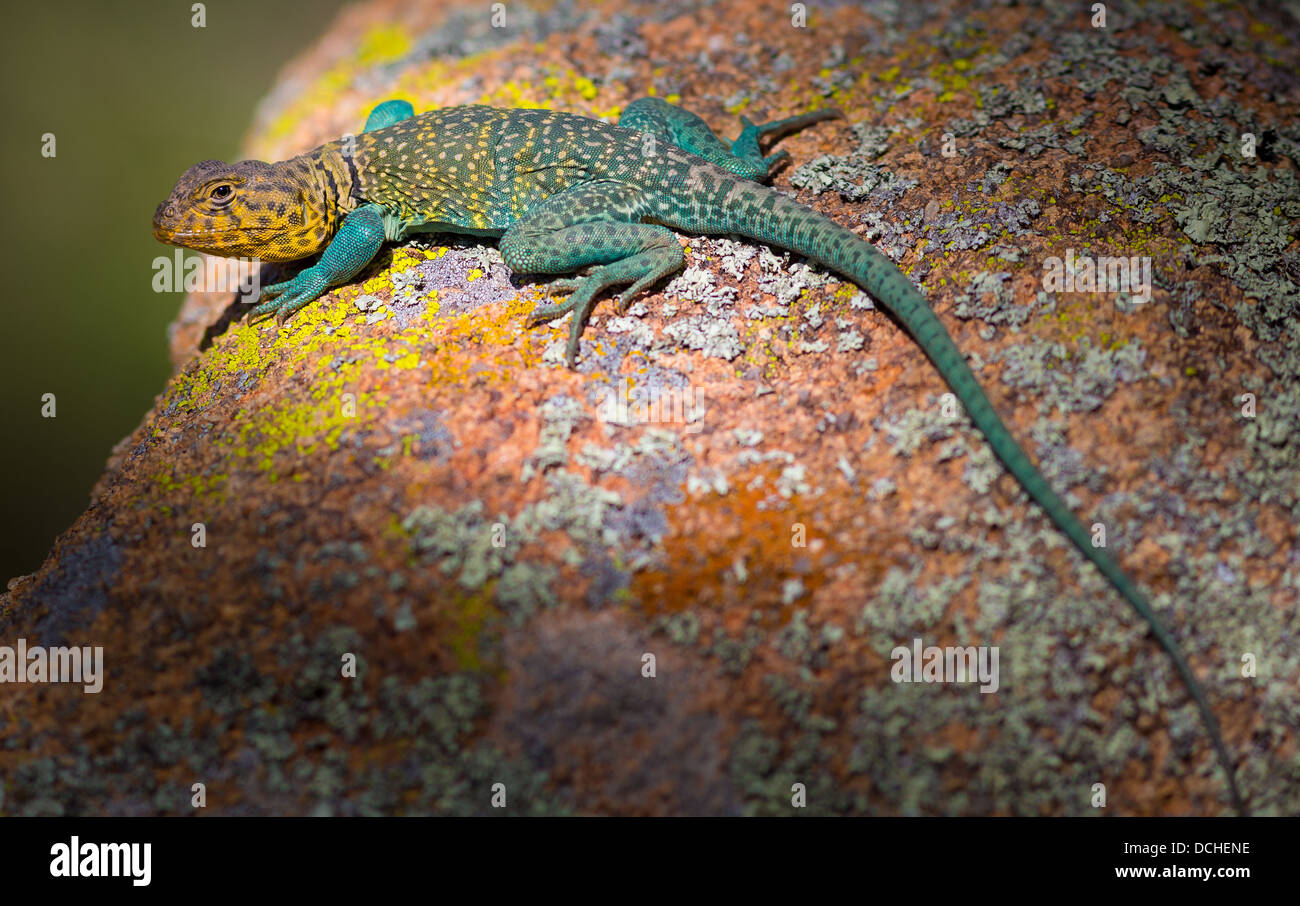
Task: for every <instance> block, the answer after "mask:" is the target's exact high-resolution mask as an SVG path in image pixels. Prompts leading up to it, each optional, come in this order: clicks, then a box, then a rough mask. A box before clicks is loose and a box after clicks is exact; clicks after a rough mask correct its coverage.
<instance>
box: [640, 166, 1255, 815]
mask: <svg viewBox="0 0 1300 906" xmlns="http://www.w3.org/2000/svg"><path fill="white" fill-rule="evenodd" d="M695 178H696V179H699V180H701V181H702V182H703V183H704V185H703V186H701V187H699V188H700V189H702V191H698V192H697V193H696V194H695V197H697V198H701V197H702V198H704V199H705V201H703V202H702V203H699V204H698V205H697V206H696V207H695V209H694V210H693V211H691V213H690V215H689V216H687V217H683V216H681V214H680V212H678V213H677V215H676V216H665V217H664V221H665V222H668V223H669V225H670V226H675V227H677V228H679V229H684V230H689V231H695V232H699V233H715V234H716V233H729V234H736V235H740V236H745V237H747V238H750V239H756V240H758V241H760V242H766V243H769V244H771V245H777V246H781V247H783V248H787V249H790V250H791V251H793V252H797V253H798V254H801V255H804V256H806V257H808V258H812V259H815V260H816V261H818V262H820V263H821V264H823V265H824V266H826V267H827V268H829V269H831V270H833V271H836V272H837V273H839V274H841V275H843V276H846V277H848V278H849V279H851V280H852V281H853V282H854V283H856V284H857V285H858V286H860V287H862V288H863V289H864V290H866V291H867V292H868V293H870V294H871V295H872V297H874V298H875V299H876V301H878V302H879V303H880V304H881V305H883V306H884V307H885V308H886V309H888V310H889V312H890V313H891V314H892V315H893V316H894V317H895V318H896V319H898V321H900V322H901V323H902V325H903V327H904V328H906V330H907V332H908V333H910V334H911V335H912V338H913V339H915V340H916V342H917V343H918V344H920V346H921V349H922V350H924V351H925V354H926V355H927V356H928V357H929V358H930V361H931V362H933V363H934V366H935V368H937V369H938V370H939V374H940V375H941V376H942V377H943V379H944V380H945V381H946V382H947V383H948V386H949V387H951V388H952V391H953V393H954V394H956V396H957V398H958V399H959V400H961V402H962V405H963V406H965V407H966V412H967V414H969V415H970V418H971V421H973V422H974V423H975V426H976V427H977V428H979V429H980V431H981V432H982V433H983V434H984V437H985V438H987V439H988V442H989V446H991V447H992V448H993V452H994V453H995V454H996V455H997V457H998V459H1000V460H1001V461H1002V464H1003V465H1004V466H1006V469H1007V471H1008V472H1010V473H1011V474H1012V475H1013V476H1015V479H1016V481H1018V482H1020V485H1021V486H1022V487H1023V488H1024V489H1025V491H1027V492H1028V493H1029V496H1030V497H1032V498H1034V500H1035V501H1037V503H1038V505H1039V506H1041V507H1042V508H1043V511H1044V512H1046V513H1047V516H1048V518H1050V519H1051V520H1052V522H1053V524H1055V525H1056V527H1057V528H1058V529H1060V530H1061V531H1062V532H1064V533H1065V535H1066V537H1068V538H1069V539H1070V541H1072V542H1073V543H1074V546H1075V547H1076V548H1078V549H1079V552H1080V553H1082V554H1083V555H1084V557H1086V558H1087V559H1088V560H1090V561H1092V563H1093V565H1094V566H1096V567H1097V569H1099V570H1100V571H1101V574H1102V575H1103V576H1105V577H1106V578H1107V579H1108V580H1109V581H1110V584H1111V585H1113V586H1114V587H1115V590H1116V591H1118V592H1119V593H1120V595H1122V596H1123V598H1124V600H1126V601H1128V603H1129V605H1130V606H1131V607H1132V608H1133V609H1134V610H1135V611H1137V614H1138V616H1140V617H1141V618H1142V619H1143V620H1145V621H1146V623H1147V625H1148V626H1150V627H1151V631H1152V633H1153V634H1154V635H1155V637H1156V639H1157V640H1158V641H1159V642H1160V646H1161V647H1162V648H1164V650H1165V652H1166V653H1168V655H1169V657H1170V659H1171V660H1172V661H1173V662H1174V666H1175V667H1177V668H1178V673H1179V675H1180V676H1181V677H1182V680H1183V682H1184V683H1185V684H1186V686H1187V690H1188V691H1189V692H1190V693H1191V695H1192V698H1193V699H1194V700H1195V702H1196V707H1197V708H1198V709H1199V711H1200V713H1201V720H1202V721H1203V722H1204V724H1205V728H1206V730H1207V731H1208V732H1209V734H1210V738H1211V740H1212V741H1213V743H1214V749H1215V751H1216V752H1217V753H1218V757H1219V764H1220V765H1222V767H1223V772H1224V774H1225V775H1226V777H1227V780H1228V790H1229V793H1230V795H1231V797H1232V804H1233V808H1235V809H1236V811H1237V813H1238V814H1240V815H1242V816H1245V815H1247V814H1249V812H1248V810H1247V808H1246V805H1245V802H1244V801H1243V800H1242V798H1241V794H1240V792H1238V790H1237V782H1236V779H1235V776H1234V773H1233V765H1232V760H1231V759H1230V758H1229V757H1228V750H1227V748H1226V747H1225V746H1224V744H1223V737H1222V735H1221V734H1220V732H1219V724H1218V721H1217V720H1215V717H1214V712H1213V711H1211V710H1210V706H1209V703H1208V702H1207V700H1206V698H1205V693H1204V691H1203V690H1202V689H1201V685H1200V683H1199V682H1197V680H1196V676H1195V674H1193V673H1192V669H1191V667H1190V666H1188V663H1187V660H1186V659H1185V658H1184V657H1183V654H1182V651H1181V650H1180V649H1179V647H1178V643H1177V641H1175V640H1174V637H1173V636H1171V635H1170V634H1169V631H1168V630H1167V629H1165V627H1164V625H1163V624H1162V623H1161V622H1160V620H1159V619H1158V618H1157V617H1156V615H1155V614H1154V613H1153V612H1152V610H1151V605H1150V604H1149V603H1148V602H1147V600H1146V598H1145V597H1144V596H1143V595H1142V593H1141V592H1140V591H1138V588H1137V586H1136V585H1134V584H1133V581H1132V580H1131V579H1129V577H1128V576H1127V575H1125V574H1124V571H1123V570H1122V569H1121V568H1120V566H1119V564H1118V563H1116V562H1115V560H1114V559H1112V558H1111V556H1110V555H1109V554H1108V553H1107V552H1106V550H1105V549H1104V548H1098V547H1094V546H1093V545H1092V543H1091V536H1090V535H1089V534H1088V532H1087V530H1086V529H1084V527H1083V525H1082V524H1081V523H1080V522H1079V520H1078V519H1076V518H1075V517H1074V514H1073V513H1071V512H1070V510H1069V508H1068V507H1067V506H1066V505H1065V502H1064V501H1063V500H1061V498H1060V497H1058V496H1057V495H1056V493H1055V492H1054V491H1053V490H1052V488H1051V487H1050V486H1049V485H1048V483H1047V480H1046V479H1045V478H1043V476H1042V474H1041V473H1039V471H1038V469H1037V468H1035V467H1034V464H1033V462H1031V461H1030V459H1029V457H1028V456H1027V455H1026V454H1025V451H1024V450H1022V449H1021V448H1020V445H1019V444H1018V443H1016V440H1015V438H1014V437H1012V436H1011V432H1009V431H1008V430H1007V427H1006V425H1004V424H1003V423H1002V419H1001V418H999V417H998V414H997V412H996V411H994V409H993V405H992V404H991V403H990V402H989V400H988V397H987V396H985V395H984V390H983V389H982V388H981V387H980V385H979V381H978V380H977V379H976V377H975V375H974V374H973V373H972V372H971V370H970V368H969V367H968V366H967V364H966V359H965V357H964V356H963V355H962V353H961V351H960V350H958V348H957V345H956V344H955V343H954V342H953V341H952V337H950V336H949V335H948V331H947V330H946V329H945V328H944V326H943V323H942V322H940V320H939V319H938V318H937V317H935V315H934V312H933V311H931V310H930V306H929V305H927V304H926V301H925V299H924V298H923V297H922V296H921V294H920V293H919V292H917V290H916V287H914V286H913V285H912V282H911V281H910V280H909V279H908V278H907V276H906V275H905V274H904V273H903V272H902V271H900V270H899V269H898V267H897V266H895V265H894V263H893V262H892V261H890V260H889V259H888V258H886V257H885V256H884V255H882V254H881V253H880V252H878V251H877V250H876V249H875V248H874V247H873V246H871V245H870V244H869V243H867V242H865V241H863V240H862V239H860V238H859V237H857V236H856V235H854V234H853V233H852V232H850V231H849V230H847V229H845V228H844V227H842V226H840V225H839V224H837V223H835V222H834V221H833V220H830V219H828V218H826V217H823V216H822V215H821V214H818V213H817V212H816V211H813V210H811V209H809V208H806V207H804V206H803V205H801V204H798V203H797V202H795V201H792V200H791V199H789V198H787V197H785V196H783V195H780V194H778V193H777V192H775V191H773V190H771V189H769V188H767V187H766V186H762V185H759V184H757V183H749V182H742V181H739V180H736V179H735V178H734V177H731V176H730V175H729V174H725V173H723V171H717V173H716V174H715V173H714V172H713V171H712V169H710V170H709V171H705V172H701V171H699V170H697V171H696V173H695ZM724 181H726V182H731V183H732V186H731V187H730V189H729V190H728V189H727V188H726V187H725V186H724V185H723V182H724ZM710 184H712V185H710ZM710 189H712V190H711V191H710ZM670 221H671V222H670Z"/></svg>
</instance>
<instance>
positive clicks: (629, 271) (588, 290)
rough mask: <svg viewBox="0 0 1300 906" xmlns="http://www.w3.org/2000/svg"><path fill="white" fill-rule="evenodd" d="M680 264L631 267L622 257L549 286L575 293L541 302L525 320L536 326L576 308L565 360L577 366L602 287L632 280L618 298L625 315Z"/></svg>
mask: <svg viewBox="0 0 1300 906" xmlns="http://www.w3.org/2000/svg"><path fill="white" fill-rule="evenodd" d="M679 266H680V265H678V264H677V263H675V262H674V263H673V265H672V266H671V267H669V268H667V269H666V270H665V269H663V268H662V267H661V268H654V269H652V270H649V271H641V270H640V269H638V268H635V267H633V268H629V267H628V266H627V263H626V262H625V261H619V262H616V263H614V264H604V265H600V266H599V267H595V268H592V269H591V272H590V273H589V274H588V275H587V276H585V277H580V278H576V279H565V280H556V281H554V282H553V283H551V284H550V285H549V286H548V287H547V290H548V291H549V292H569V293H571V295H570V296H569V298H568V299H566V300H564V301H563V302H561V303H559V304H541V305H538V306H537V307H536V308H534V309H533V310H532V311H531V312H529V314H528V318H527V321H526V322H525V323H526V325H527V326H528V327H536V326H537V325H538V324H544V323H546V322H547V321H554V320H555V319H556V318H560V317H563V316H564V315H567V314H568V313H569V312H573V322H572V324H570V326H569V342H568V344H567V345H566V346H565V349H564V361H565V362H566V363H567V364H568V366H569V367H570V368H573V367H574V366H575V365H576V364H577V360H578V349H579V346H580V344H581V341H582V333H583V331H584V330H585V329H586V326H587V319H588V318H590V317H591V312H592V311H593V310H594V309H595V307H596V302H597V298H596V297H597V296H598V295H600V293H601V292H602V291H604V290H606V289H608V288H609V287H611V286H615V285H617V284H620V283H631V284H632V285H631V286H629V287H628V288H627V289H625V290H623V291H622V292H621V293H619V294H618V295H617V296H616V297H615V298H614V307H615V310H616V311H617V312H618V313H619V314H620V315H622V314H624V313H626V312H627V308H628V306H629V305H631V304H632V300H633V299H634V298H635V297H636V296H637V294H638V293H640V292H641V291H642V290H643V289H646V288H647V287H649V286H651V285H653V284H654V283H656V282H657V281H659V280H661V279H662V278H663V277H665V276H667V275H668V274H670V273H672V272H673V271H674V270H676V269H677V268H678V267H679Z"/></svg>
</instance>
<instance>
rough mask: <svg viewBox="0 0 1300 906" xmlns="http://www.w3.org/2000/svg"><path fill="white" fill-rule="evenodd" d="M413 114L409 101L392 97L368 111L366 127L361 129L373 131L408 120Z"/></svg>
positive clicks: (413, 110) (413, 109)
mask: <svg viewBox="0 0 1300 906" xmlns="http://www.w3.org/2000/svg"><path fill="white" fill-rule="evenodd" d="M413 116H415V108H414V107H412V106H411V102H410V101H403V100H401V99H400V98H392V99H391V100H387V101H384V102H383V103H382V104H379V105H378V106H376V107H375V109H374V110H371V111H370V116H368V117H366V127H365V128H364V129H362V130H361V131H362V132H374V131H375V130H376V129H384V128H386V127H388V126H391V125H393V124H394V123H400V122H401V121H402V120H409V119H410V118H411V117H413Z"/></svg>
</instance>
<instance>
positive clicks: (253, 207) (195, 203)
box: [153, 160, 329, 261]
mask: <svg viewBox="0 0 1300 906" xmlns="http://www.w3.org/2000/svg"><path fill="white" fill-rule="evenodd" d="M318 198H319V192H318V191H317V189H316V187H315V185H314V184H313V183H312V181H311V180H310V179H309V178H305V174H304V172H303V171H302V170H301V169H300V168H296V167H292V166H286V165H285V164H268V163H265V162H263V161H260V160H245V161H240V162H239V163H236V164H227V163H223V162H222V161H219V160H205V161H203V162H202V163H199V164H195V165H194V166H192V167H190V168H189V169H188V170H186V171H185V172H184V173H183V174H182V175H181V178H180V179H179V180H177V182H176V187H175V188H174V189H172V192H171V195H169V196H167V200H166V201H164V202H163V203H162V204H160V205H158V210H157V211H155V212H154V215H153V234H154V237H155V238H156V239H158V240H159V241H160V242H165V243H167V244H168V245H178V246H182V247H183V248H190V249H194V250H196V251H200V252H207V253H208V254H210V255H221V256H224V257H227V258H234V257H249V258H260V259H262V260H263V261H295V260H297V259H299V258H305V257H307V256H308V255H311V254H313V253H314V252H315V251H317V249H319V248H320V247H321V246H322V245H323V244H324V243H325V241H326V239H328V238H329V236H328V229H327V227H326V224H325V217H324V215H323V214H322V212H321V210H320V203H319V201H318Z"/></svg>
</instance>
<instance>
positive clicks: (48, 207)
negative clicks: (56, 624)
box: [0, 0, 343, 587]
mask: <svg viewBox="0 0 1300 906" xmlns="http://www.w3.org/2000/svg"><path fill="white" fill-rule="evenodd" d="M191 5H192V4H191V3H190V2H188V0H186V2H180V0H172V2H161V0H133V2H130V3H104V2H102V0H100V2H91V0H83V2H60V0H49V2H43V3H31V4H24V5H21V6H17V5H15V6H11V7H10V8H9V9H7V10H6V12H5V16H4V18H5V23H4V28H3V30H0V51H2V52H0V67H2V70H0V71H2V73H3V84H4V89H3V94H4V108H3V123H4V129H3V152H0V153H3V158H2V159H0V164H2V165H3V166H0V185H3V187H4V202H3V203H4V207H5V210H6V211H7V212H8V213H7V214H6V215H5V216H4V218H3V219H0V256H2V257H3V261H4V276H3V290H0V293H2V295H0V298H2V299H3V303H2V306H3V307H2V308H0V314H2V315H3V326H0V362H3V365H2V366H0V374H2V375H3V379H4V387H3V391H2V392H0V425H3V442H2V443H0V500H2V501H3V503H4V507H3V509H4V516H3V521H2V523H0V525H2V527H0V535H2V543H0V582H5V581H7V580H8V579H9V578H10V577H12V576H16V575H21V574H23V573H29V572H32V571H33V570H35V569H36V568H37V567H38V566H40V564H41V562H42V561H43V560H44V558H45V555H46V553H47V552H48V551H49V550H50V548H51V546H52V544H53V542H54V538H55V536H56V535H58V534H59V533H60V532H62V531H63V530H64V529H66V528H67V527H68V526H69V525H71V524H72V522H73V520H75V519H76V517H77V516H78V514H80V513H81V512H82V510H84V509H85V507H86V504H87V501H88V499H89V498H88V495H89V492H90V489H91V487H92V486H93V485H94V483H95V481H96V480H97V479H98V477H99V475H100V472H101V471H102V469H103V466H104V462H105V460H106V459H107V458H108V454H109V451H110V450H111V449H112V447H113V445H114V444H115V443H117V441H119V440H120V439H121V438H122V437H124V436H125V435H126V434H128V433H129V432H130V431H132V430H133V429H134V428H135V427H136V426H137V425H138V424H139V423H140V420H141V418H142V417H143V416H144V414H145V412H146V411H147V410H148V409H149V407H150V406H151V405H152V404H153V399H154V396H155V394H157V393H159V392H160V391H161V390H162V388H163V385H164V383H165V382H166V381H167V378H168V376H169V375H170V373H171V366H170V364H169V362H168V358H167V333H166V329H167V324H168V322H170V321H171V320H172V318H173V317H174V315H175V313H176V311H177V310H178V308H179V307H180V303H181V300H182V295H181V294H179V293H166V294H157V293H154V292H153V291H152V289H151V286H150V281H151V280H152V278H153V274H154V272H153V270H152V267H151V265H152V262H153V259H154V258H155V257H157V256H158V255H163V254H170V250H169V249H168V248H167V247H166V246H163V245H160V244H158V243H157V242H156V241H155V240H154V238H153V235H152V234H151V232H150V220H151V218H152V217H153V211H154V208H155V207H156V206H157V205H158V203H159V202H160V201H162V200H163V198H165V197H166V195H167V193H168V191H170V189H171V186H172V183H173V182H174V181H175V179H176V177H178V176H179V175H180V174H181V172H182V171H183V170H184V169H185V168H186V167H188V166H190V165H191V164H193V163H197V162H198V161H200V160H204V159H207V158H220V159H222V160H233V159H237V158H238V156H239V154H238V152H239V148H240V145H241V140H242V138H243V136H244V134H245V131H246V130H247V129H248V128H249V126H250V124H251V122H252V114H253V109H254V107H255V105H256V104H257V102H258V101H259V100H261V98H262V97H264V96H265V95H266V93H267V92H268V91H269V89H270V87H271V85H272V83H273V81H274V79H275V76H276V74H277V73H278V72H279V70H280V68H281V67H282V65H283V64H284V63H285V62H287V61H288V60H290V59H292V58H293V57H295V56H296V55H297V54H298V53H299V52H301V51H302V50H303V49H304V48H305V47H307V46H308V45H310V44H311V42H312V41H314V40H315V39H316V37H317V36H319V35H321V34H323V33H324V32H325V30H326V28H327V27H328V26H329V24H330V23H331V22H332V21H333V18H334V16H335V14H336V12H337V11H338V9H339V7H341V6H342V5H343V3H342V2H341V0H312V2H298V3H293V2H286V0H214V2H209V3H207V4H205V5H206V14H207V26H206V27H205V28H195V27H193V26H192V25H191V18H192V16H193V12H192V11H191ZM47 132H52V133H54V135H55V136H56V142H57V156H56V157H54V158H48V159H47V158H45V157H42V156H41V136H42V135H43V134H44V133H47ZM45 393H53V394H55V396H56V398H57V405H58V409H57V417H56V418H42V417H41V397H42V395H43V394H45ZM0 587H2V586H0Z"/></svg>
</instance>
